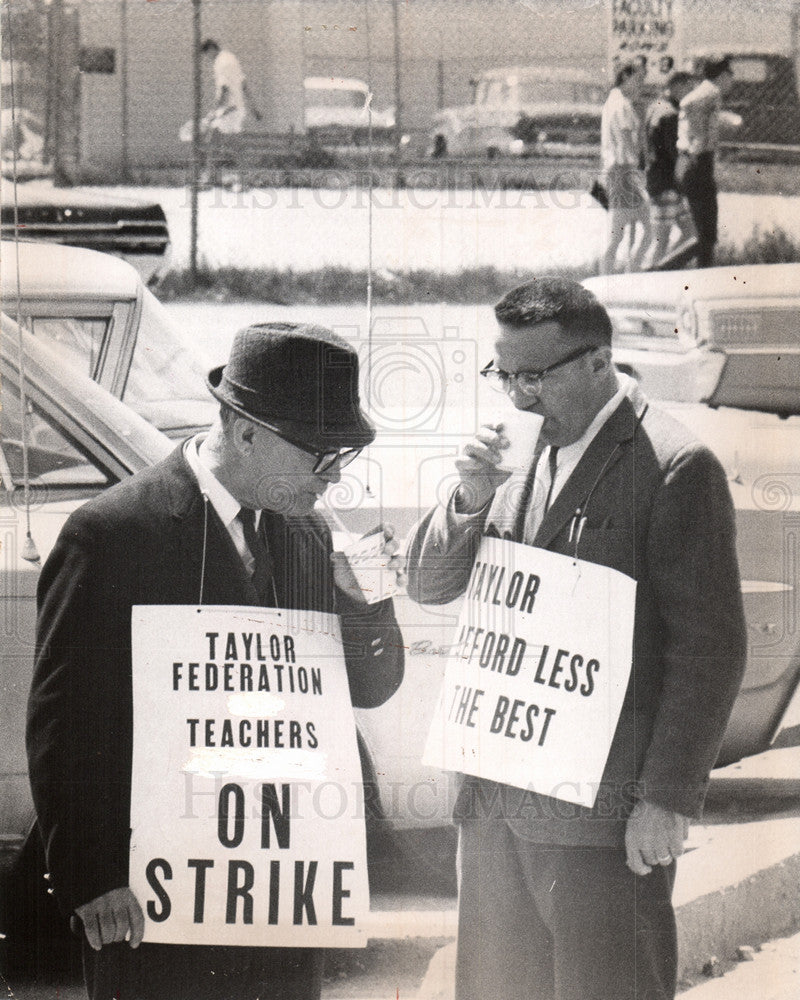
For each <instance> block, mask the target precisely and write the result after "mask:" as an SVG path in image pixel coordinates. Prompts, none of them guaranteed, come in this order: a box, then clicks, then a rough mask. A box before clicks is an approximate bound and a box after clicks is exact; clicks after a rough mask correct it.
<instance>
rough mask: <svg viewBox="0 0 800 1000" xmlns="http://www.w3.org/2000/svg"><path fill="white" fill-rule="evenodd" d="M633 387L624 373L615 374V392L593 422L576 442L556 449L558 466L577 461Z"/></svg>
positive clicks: (634, 385) (633, 383)
mask: <svg viewBox="0 0 800 1000" xmlns="http://www.w3.org/2000/svg"><path fill="white" fill-rule="evenodd" d="M635 387H636V382H635V381H634V380H633V379H632V378H631V377H630V376H629V375H626V374H625V373H624V372H617V391H616V392H615V393H614V395H613V396H612V397H611V399H609V400H608V402H607V403H606V404H605V405H604V406H603V407H602V408H601V409H600V410H599V411H598V412H597V413H596V414H595V418H594V420H592V422H591V423H590V424H589V426H588V427H587V428H586V430H585V431H584V432H583V434H582V435H581V437H579V438H578V440H577V441H573V442H572V444H568V445H564V447H563V448H559V449H558V464H559V465H561V464H562V463H568V462H569V461H570V460H571V459H573V458H575V459H578V458H580V456H581V455H583V453H584V452H585V451H586V449H587V448H588V447H589V445H590V444H591V443H592V441H593V440H594V439H595V437H596V436H597V434H598V432H599V430H600V428H601V427H602V426H603V424H605V422H606V421H607V420H608V418H609V417H610V416H611V414H612V413H614V412H615V411H616V409H617V407H618V406H619V404H620V403H621V402H622V400H623V399H624V398H625V397H626V396H630V395H631V393H632V392H633V390H634V389H635Z"/></svg>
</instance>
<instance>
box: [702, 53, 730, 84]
mask: <svg viewBox="0 0 800 1000" xmlns="http://www.w3.org/2000/svg"><path fill="white" fill-rule="evenodd" d="M732 72H733V69H732V67H731V61H730V58H729V57H728V56H709V57H708V59H706V60H705V61H704V63H703V76H704V77H705V78H706V80H716V79H717V77H718V76H722V74H723V73H732Z"/></svg>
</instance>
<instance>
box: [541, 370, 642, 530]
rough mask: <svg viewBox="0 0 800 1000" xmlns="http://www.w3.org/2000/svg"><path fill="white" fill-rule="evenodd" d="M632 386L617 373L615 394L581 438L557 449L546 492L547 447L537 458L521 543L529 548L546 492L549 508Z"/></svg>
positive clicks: (548, 454) (631, 383)
mask: <svg viewBox="0 0 800 1000" xmlns="http://www.w3.org/2000/svg"><path fill="white" fill-rule="evenodd" d="M635 385H636V383H635V382H634V380H633V379H632V378H630V376H628V375H625V374H624V373H622V372H617V391H616V392H615V393H614V395H613V396H612V397H611V399H609V401H608V402H607V403H606V404H605V406H603V408H602V409H601V410H599V411H598V413H597V414H596V416H595V418H594V420H592V422H591V423H590V424H589V426H588V427H587V428H586V430H585V431H584V432H583V434H582V436H581V437H579V438H578V440H577V441H573V442H572V444H568V445H565V446H564V447H563V448H559V449H558V456H557V461H556V475H555V481H554V482H553V489H552V491H550V446H549V445H548V446H547V447H546V448H545V449H544V450H543V451H542V453H541V454H540V456H539V461H538V462H537V464H536V475H535V477H534V481H533V492H532V493H531V501H530V505H529V507H528V512H527V514H526V516H525V532H524V536H523V537H524V541H525V542H526V543H527V544H528V545H531V544H532V543H533V539H534V537H535V536H536V532H537V531H538V530H539V527H540V525H541V523H542V520H543V519H544V515H545V501H546V499H547V494H548V491H550V506H551V507H552V506H553V504H554V503H555V500H556V497H557V496H558V494H559V493H560V492H561V490H562V489H563V488H564V484H565V483H566V482H567V480H568V479H569V477H570V476H571V475H572V473H573V472H574V471H575V468H576V467H577V465H578V462H580V460H581V458H583V455H584V453H585V452H586V450H587V449H588V447H589V445H590V444H591V443H592V441H594V439H595V438H596V437H597V434H598V432H599V431H600V428H601V427H602V426H603V424H605V422H606V421H607V420H608V418H609V417H610V416H611V414H612V413H614V412H615V411H616V409H617V407H618V406H619V404H620V403H621V402H622V400H623V399H624V398H625V396H628V395H629V394H630V393H631V391H632V390H633V388H634V386H635Z"/></svg>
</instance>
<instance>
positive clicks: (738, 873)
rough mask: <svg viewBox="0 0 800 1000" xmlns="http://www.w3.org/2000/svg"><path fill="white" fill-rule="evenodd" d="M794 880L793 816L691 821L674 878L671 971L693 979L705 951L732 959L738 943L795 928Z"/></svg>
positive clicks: (799, 907) (796, 835) (798, 897)
mask: <svg viewBox="0 0 800 1000" xmlns="http://www.w3.org/2000/svg"><path fill="white" fill-rule="evenodd" d="M700 839H702V840H703V842H702V843H700V844H698V843H697V841H698V840H700ZM693 843H694V845H695V847H694V849H692V845H693ZM723 859H724V860H723ZM798 885H800V819H798V818H797V817H789V818H785V819H774V820H763V821H760V822H753V823H739V824H736V825H735V826H719V827H701V828H699V829H698V831H697V836H695V837H692V838H691V839H690V847H689V851H688V853H687V854H686V855H685V856H684V857H683V858H682V859H681V861H680V864H679V867H678V879H677V882H676V885H675V893H674V900H675V906H676V912H677V919H678V950H679V956H680V957H679V978H680V979H683V980H687V979H688V980H695V979H696V978H697V977H698V976H699V975H701V973H702V969H703V966H704V965H705V964H706V962H707V961H708V960H709V959H710V958H711V957H712V956H715V957H717V958H718V959H719V960H720V961H722V962H724V961H732V960H735V958H736V949H737V948H738V947H739V946H740V945H751V946H755V945H758V944H761V943H763V942H764V941H768V940H769V939H770V938H773V937H777V936H780V935H785V934H789V933H791V932H792V931H794V930H797V929H798V928H800V892H798V888H797V887H798Z"/></svg>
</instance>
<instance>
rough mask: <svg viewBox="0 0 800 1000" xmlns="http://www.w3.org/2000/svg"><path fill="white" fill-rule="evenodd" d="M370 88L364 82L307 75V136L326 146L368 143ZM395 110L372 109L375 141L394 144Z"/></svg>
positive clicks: (305, 101)
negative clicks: (392, 142)
mask: <svg viewBox="0 0 800 1000" xmlns="http://www.w3.org/2000/svg"><path fill="white" fill-rule="evenodd" d="M368 101H369V87H368V86H367V84H366V83H365V82H364V81H363V80H353V79H346V78H344V77H339V76H307V77H306V78H305V80H303V102H304V124H305V130H306V133H307V134H308V135H309V136H312V137H313V138H315V139H317V140H318V141H319V142H320V143H322V144H323V145H327V144H330V145H337V146H351V145H363V144H365V143H366V142H367V141H368V140H369V125H370V121H369V118H370V111H369V104H368ZM394 126H395V120H394V108H385V109H384V110H383V111H379V110H378V109H377V108H372V140H373V142H375V143H376V144H378V143H387V142H390V141H392V138H393V136H394Z"/></svg>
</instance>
